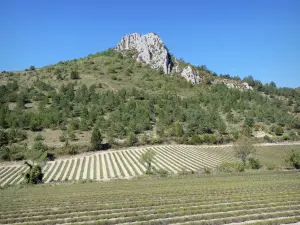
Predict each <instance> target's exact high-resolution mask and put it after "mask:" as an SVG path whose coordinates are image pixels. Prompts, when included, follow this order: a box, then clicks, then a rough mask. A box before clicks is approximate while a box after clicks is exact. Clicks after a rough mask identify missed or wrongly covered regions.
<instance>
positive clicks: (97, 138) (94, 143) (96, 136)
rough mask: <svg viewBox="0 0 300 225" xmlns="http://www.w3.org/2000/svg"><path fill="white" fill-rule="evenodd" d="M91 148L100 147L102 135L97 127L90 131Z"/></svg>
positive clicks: (98, 148)
mask: <svg viewBox="0 0 300 225" xmlns="http://www.w3.org/2000/svg"><path fill="white" fill-rule="evenodd" d="M91 148H92V149H93V150H101V149H102V136H101V133H100V130H99V129H98V128H97V127H95V128H94V129H93V132H92V137H91Z"/></svg>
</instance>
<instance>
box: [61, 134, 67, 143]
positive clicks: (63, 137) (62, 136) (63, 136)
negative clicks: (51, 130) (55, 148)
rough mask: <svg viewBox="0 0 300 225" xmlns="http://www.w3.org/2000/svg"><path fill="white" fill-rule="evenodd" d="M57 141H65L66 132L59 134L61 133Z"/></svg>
mask: <svg viewBox="0 0 300 225" xmlns="http://www.w3.org/2000/svg"><path fill="white" fill-rule="evenodd" d="M59 141H60V142H65V141H66V134H61V135H60V136H59Z"/></svg>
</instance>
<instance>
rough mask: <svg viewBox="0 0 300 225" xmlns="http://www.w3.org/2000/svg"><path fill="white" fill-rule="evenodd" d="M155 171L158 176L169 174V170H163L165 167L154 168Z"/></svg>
mask: <svg viewBox="0 0 300 225" xmlns="http://www.w3.org/2000/svg"><path fill="white" fill-rule="evenodd" d="M155 173H156V174H157V175H158V176H160V177H167V176H168V175H169V172H168V170H165V169H162V168H161V169H159V170H156V171H155Z"/></svg>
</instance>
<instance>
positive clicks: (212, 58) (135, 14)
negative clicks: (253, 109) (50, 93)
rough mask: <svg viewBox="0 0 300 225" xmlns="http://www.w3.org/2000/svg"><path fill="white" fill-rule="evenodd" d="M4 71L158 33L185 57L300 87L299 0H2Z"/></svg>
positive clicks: (220, 70)
mask: <svg viewBox="0 0 300 225" xmlns="http://www.w3.org/2000/svg"><path fill="white" fill-rule="evenodd" d="M145 2H146V3H145ZM0 29H1V35H0V70H7V71H9V70H23V69H25V68H28V67H29V66H30V65H34V66H36V67H41V66H44V65H49V64H55V63H57V62H58V61H61V60H69V59H74V58H79V57H83V56H87V55H88V54H90V53H95V52H99V51H103V50H105V49H107V48H109V47H114V46H115V45H116V44H117V42H118V41H119V40H120V39H121V37H122V36H123V35H125V34H127V33H132V32H139V33H148V32H156V33H158V34H159V35H160V37H161V38H162V39H163V41H164V42H165V44H166V45H167V47H168V48H169V50H170V51H171V52H172V54H174V55H175V56H176V57H178V58H183V59H184V60H185V61H187V62H190V63H192V64H195V65H202V64H204V65H206V66H207V67H208V68H209V69H210V70H212V71H215V72H217V73H218V74H219V73H222V74H230V75H232V76H235V75H238V76H240V77H245V76H247V75H252V76H254V78H256V79H259V80H261V81H262V82H264V83H265V82H270V81H274V82H275V83H276V84H277V85H278V86H287V87H299V86H300V1H299V0H280V1H279V0H226V1H223V0H218V1H217V0H194V1H192V0H185V1H179V0H178V1H174V0H172V1H169V0H165V1H162V0H151V1H137V0H131V1H122V0H118V1H117V0H109V1H106V0H99V1H96V0H94V1H93V0H86V1H82V0H81V1H78V0H72V1H64V0H60V1H59V0H49V1H41V0H39V1H37V0H27V1H20V0H1V1H0Z"/></svg>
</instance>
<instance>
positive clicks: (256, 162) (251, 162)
mask: <svg viewBox="0 0 300 225" xmlns="http://www.w3.org/2000/svg"><path fill="white" fill-rule="evenodd" d="M249 165H250V168H251V169H254V170H258V169H260V168H261V167H262V165H261V164H260V161H259V160H258V159H255V158H253V157H251V158H249Z"/></svg>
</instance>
